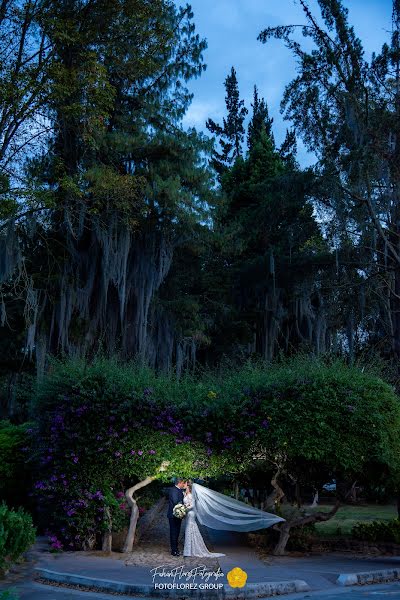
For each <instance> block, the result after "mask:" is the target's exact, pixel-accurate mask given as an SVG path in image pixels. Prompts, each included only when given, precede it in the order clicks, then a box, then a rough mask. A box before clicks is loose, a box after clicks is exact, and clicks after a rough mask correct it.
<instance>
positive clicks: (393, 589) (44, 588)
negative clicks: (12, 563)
mask: <svg viewBox="0 0 400 600" xmlns="http://www.w3.org/2000/svg"><path fill="white" fill-rule="evenodd" d="M4 589H5V588H4V587H3V586H2V587H0V593H1V592H2V591H4ZM8 589H10V588H8ZM13 589H15V590H16V592H17V594H18V596H16V598H18V600H111V599H112V598H118V597H119V598H121V600H123V598H128V596H112V595H108V594H96V593H91V592H80V591H77V590H72V589H71V590H69V589H65V588H58V587H52V586H48V585H40V584H37V583H23V584H19V585H16V586H15V587H14V588H13ZM11 598H12V596H11ZM129 598H131V600H133V599H132V596H129ZM285 599H286V600H400V583H391V584H384V585H369V586H364V587H349V588H339V587H338V589H337V590H335V591H332V589H330V590H327V591H323V592H322V591H319V592H306V593H299V594H290V595H288V596H282V600H285ZM137 600H143V598H141V599H139V598H138V599H137ZM265 600H271V599H270V598H266V599H265Z"/></svg>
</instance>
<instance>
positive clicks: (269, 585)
mask: <svg viewBox="0 0 400 600" xmlns="http://www.w3.org/2000/svg"><path fill="white" fill-rule="evenodd" d="M35 579H41V580H45V581H48V582H53V583H59V584H61V585H62V584H63V583H64V584H71V585H79V586H82V587H86V588H95V589H96V591H101V592H106V593H107V592H118V593H120V594H126V595H134V594H139V595H142V596H147V597H158V598H159V597H161V598H173V597H175V598H176V596H177V594H179V597H180V598H181V599H182V598H185V597H187V598H193V599H199V600H200V599H201V600H208V599H210V598H215V599H219V598H229V599H230V600H241V599H243V600H247V599H248V598H265V597H268V596H280V595H284V594H291V593H293V592H308V591H309V590H310V587H309V585H308V584H307V583H306V582H305V581H302V580H300V579H295V580H293V581H277V582H266V583H249V584H247V585H246V586H245V588H243V589H234V588H231V587H230V586H229V585H224V586H223V588H222V589H220V590H212V589H211V590H210V589H192V590H190V589H179V588H178V589H176V588H175V589H161V590H156V589H154V587H153V586H152V585H147V584H134V583H124V582H121V581H112V580H109V579H98V578H94V577H84V576H83V575H74V574H73V573H59V572H57V571H50V570H49V569H42V568H36V569H35ZM178 585H179V584H178ZM199 585H200V584H199ZM198 587H199V586H198Z"/></svg>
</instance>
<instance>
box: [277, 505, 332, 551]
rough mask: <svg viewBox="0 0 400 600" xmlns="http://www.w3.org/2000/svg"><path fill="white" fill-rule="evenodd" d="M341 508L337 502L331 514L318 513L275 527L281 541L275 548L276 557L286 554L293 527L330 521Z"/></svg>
mask: <svg viewBox="0 0 400 600" xmlns="http://www.w3.org/2000/svg"><path fill="white" fill-rule="evenodd" d="M339 507H340V501H339V500H336V503H335V506H334V507H333V508H332V510H331V511H329V512H318V513H314V514H313V515H307V516H305V517H298V518H297V519H293V521H286V522H285V523H283V524H282V525H275V527H274V529H277V530H278V531H279V540H278V543H277V544H276V546H275V548H274V552H273V554H274V556H283V555H284V554H285V549H286V544H287V543H288V541H289V537H290V530H291V529H292V528H293V527H301V526H304V525H312V524H313V523H317V522H321V521H329V519H331V518H332V517H334V516H335V514H336V513H337V511H338V509H339Z"/></svg>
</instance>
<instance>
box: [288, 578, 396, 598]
mask: <svg viewBox="0 0 400 600" xmlns="http://www.w3.org/2000/svg"><path fill="white" fill-rule="evenodd" d="M284 598H285V599H286V600H400V582H396V583H388V584H380V585H366V586H354V587H346V588H343V587H338V588H337V590H334V591H333V590H332V588H331V589H329V590H326V591H323V592H321V591H319V592H305V593H300V594H290V595H288V596H282V600H283V599H284Z"/></svg>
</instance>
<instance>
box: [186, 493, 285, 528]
mask: <svg viewBox="0 0 400 600" xmlns="http://www.w3.org/2000/svg"><path fill="white" fill-rule="evenodd" d="M192 495H193V500H194V506H195V510H196V517H197V520H198V521H199V523H201V524H202V525H204V526H205V527H210V528H211V529H222V530H226V531H255V530H256V529H265V528H266V527H271V526H272V525H275V523H280V522H281V521H284V520H285V519H282V518H281V517H278V516H277V515H272V514H271V513H267V512H264V511H263V510H260V509H259V508H253V507H252V506H249V505H248V504H246V503H245V502H240V501H239V500H235V499H234V498H231V497H230V496H225V495H224V494H220V493H219V492H215V491H214V490H210V489H209V488H206V487H204V486H202V485H199V484H198V483H194V484H193V486H192Z"/></svg>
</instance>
